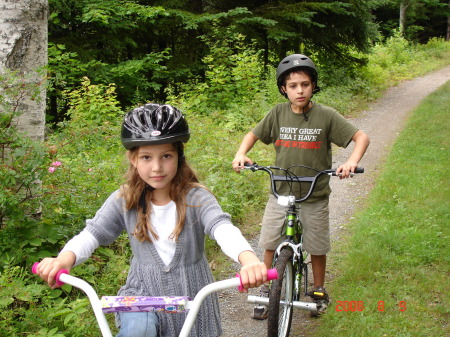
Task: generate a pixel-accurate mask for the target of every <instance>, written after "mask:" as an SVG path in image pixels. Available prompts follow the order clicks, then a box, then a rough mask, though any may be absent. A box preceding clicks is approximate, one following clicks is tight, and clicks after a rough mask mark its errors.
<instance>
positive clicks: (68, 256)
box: [36, 251, 76, 289]
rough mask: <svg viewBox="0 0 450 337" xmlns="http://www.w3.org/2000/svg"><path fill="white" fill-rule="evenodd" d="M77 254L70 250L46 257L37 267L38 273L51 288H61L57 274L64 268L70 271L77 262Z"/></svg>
mask: <svg viewBox="0 0 450 337" xmlns="http://www.w3.org/2000/svg"><path fill="white" fill-rule="evenodd" d="M75 260H76V257H75V254H74V253H72V252H69V251H66V252H63V253H61V254H60V255H59V256H58V257H55V258H51V257H46V258H45V259H43V260H42V261H41V262H39V265H38V267H37V268H36V274H38V275H39V277H40V278H41V279H43V280H44V281H45V282H47V284H48V285H49V287H50V288H52V289H55V288H59V287H60V286H58V285H57V284H56V274H58V272H59V271H60V270H62V269H66V270H67V271H70V269H71V268H72V267H73V265H74V263H75Z"/></svg>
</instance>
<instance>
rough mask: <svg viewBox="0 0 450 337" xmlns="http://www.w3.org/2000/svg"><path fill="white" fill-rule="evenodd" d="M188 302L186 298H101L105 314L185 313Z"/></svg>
mask: <svg viewBox="0 0 450 337" xmlns="http://www.w3.org/2000/svg"><path fill="white" fill-rule="evenodd" d="M190 300H191V298H189V297H186V296H163V297H147V296H103V297H102V298H101V302H102V310H103V312H104V313H105V314H108V313H112V312H119V311H121V312H123V311H127V312H138V311H149V312H166V313H178V312H186V311H187V310H188V308H187V304H188V302H189V301H190Z"/></svg>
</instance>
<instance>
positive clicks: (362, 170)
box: [355, 167, 364, 173]
mask: <svg viewBox="0 0 450 337" xmlns="http://www.w3.org/2000/svg"><path fill="white" fill-rule="evenodd" d="M355 173H364V167H357V168H356V169H355Z"/></svg>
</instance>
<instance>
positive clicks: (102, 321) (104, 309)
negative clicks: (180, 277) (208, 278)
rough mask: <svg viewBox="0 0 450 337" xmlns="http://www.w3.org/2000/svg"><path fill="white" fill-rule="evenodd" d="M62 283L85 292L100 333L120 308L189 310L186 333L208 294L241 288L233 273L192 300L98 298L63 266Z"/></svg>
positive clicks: (183, 335) (107, 336)
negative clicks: (109, 314)
mask: <svg viewBox="0 0 450 337" xmlns="http://www.w3.org/2000/svg"><path fill="white" fill-rule="evenodd" d="M38 265H39V262H36V263H35V264H33V267H32V268H31V271H32V273H33V274H36V273H37V272H36V270H37V267H38ZM277 277H278V274H277V270H276V269H269V270H268V271H267V279H268V280H269V281H270V280H274V279H276V278H277ZM65 283H66V284H69V285H71V286H73V287H76V288H79V289H81V290H82V291H83V292H84V293H85V294H86V295H87V296H88V298H89V301H90V303H91V306H92V309H93V311H94V314H95V317H96V319H97V323H98V325H99V328H100V331H101V333H102V336H103V337H112V333H111V329H110V327H109V324H108V322H107V320H106V316H105V313H114V312H121V311H128V312H130V311H131V312H139V311H141V312H142V311H150V312H165V313H170V314H176V313H180V312H188V314H187V316H186V320H185V321H184V324H183V328H182V329H181V331H180V335H179V337H188V336H189V333H190V331H191V329H192V326H193V325H194V322H195V319H196V318H197V314H198V312H199V310H200V306H201V305H202V303H203V301H204V300H205V298H206V297H207V296H208V295H210V294H212V293H213V292H217V291H220V290H224V289H227V288H233V287H237V288H238V290H241V289H242V283H241V279H240V277H239V275H238V274H236V277H235V278H232V279H227V280H222V281H217V282H213V283H210V284H208V285H206V286H205V287H203V288H202V289H201V290H200V291H199V292H198V293H197V294H196V295H195V297H194V299H193V300H191V298H190V297H187V296H158V297H151V296H103V297H102V298H99V297H98V295H97V293H96V291H95V290H94V288H93V287H92V286H91V285H90V284H89V283H87V282H86V281H84V280H82V279H80V278H78V277H75V276H72V275H69V273H68V271H67V270H65V269H62V270H60V271H59V272H58V274H57V275H56V284H57V285H58V286H61V285H63V284H65Z"/></svg>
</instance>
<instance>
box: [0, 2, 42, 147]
mask: <svg viewBox="0 0 450 337" xmlns="http://www.w3.org/2000/svg"><path fill="white" fill-rule="evenodd" d="M47 20H48V1H47V0H0V72H6V71H8V70H11V71H17V72H18V73H19V74H20V75H23V76H24V78H26V81H29V82H30V83H34V84H36V85H40V84H42V83H43V82H44V75H43V74H44V73H43V72H40V73H39V72H37V70H38V69H40V68H42V67H44V66H45V65H46V64H47V60H48V54H47V45H48V28H47V27H48V21H47ZM0 94H1V93H0ZM20 110H21V115H20V117H19V119H18V130H19V131H21V132H24V133H26V134H27V135H28V136H29V137H30V138H32V139H34V140H43V139H44V127H45V90H44V88H43V87H42V90H41V93H40V99H34V100H33V99H31V97H24V98H23V100H22V101H21V105H20Z"/></svg>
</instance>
